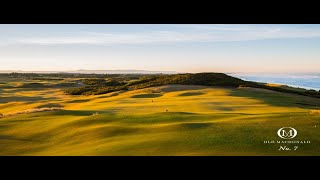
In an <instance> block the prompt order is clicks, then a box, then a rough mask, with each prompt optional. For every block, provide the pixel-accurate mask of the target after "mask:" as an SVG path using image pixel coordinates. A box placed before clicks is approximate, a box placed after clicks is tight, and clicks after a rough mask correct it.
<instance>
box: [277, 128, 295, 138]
mask: <svg viewBox="0 0 320 180" xmlns="http://www.w3.org/2000/svg"><path fill="white" fill-rule="evenodd" d="M277 134H278V136H279V137H281V138H282V139H292V138H294V137H296V136H297V134H298V132H297V130H295V129H294V128H292V127H283V128H280V129H279V130H278V132H277Z"/></svg>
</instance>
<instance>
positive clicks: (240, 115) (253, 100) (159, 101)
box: [0, 78, 320, 155]
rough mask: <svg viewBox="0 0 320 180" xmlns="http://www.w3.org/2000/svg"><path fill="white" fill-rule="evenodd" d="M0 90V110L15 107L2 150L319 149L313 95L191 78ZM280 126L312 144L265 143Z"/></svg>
mask: <svg viewBox="0 0 320 180" xmlns="http://www.w3.org/2000/svg"><path fill="white" fill-rule="evenodd" d="M0 80H1V79H0ZM67 80H68V78H64V81H67ZM2 81H3V80H1V82H2ZM37 81H39V80H37ZM20 82H21V80H17V81H13V80H11V81H9V80H8V82H7V83H6V84H10V85H12V86H15V87H18V86H19V83H20ZM28 83H32V81H31V82H28ZM58 83H59V82H58ZM0 92H1V94H0V113H2V114H4V115H6V114H10V113H11V114H13V115H11V116H5V117H3V118H0V144H1V145H0V155H320V149H319V148H318V147H319V145H320V131H319V127H320V113H319V107H320V102H319V99H318V98H312V97H306V96H301V95H296V94H288V93H282V92H275V91H270V90H263V89H255V88H212V87H207V86H191V85H169V86H161V87H153V88H147V89H139V90H131V91H121V92H120V91H119V92H113V93H108V94H105V95H96V96H94V95H91V96H69V95H66V94H64V92H63V89H60V88H57V87H56V88H46V89H37V88H35V89H28V90H27V91H26V90H24V89H22V88H3V87H2V88H1V89H0ZM55 107H59V108H62V109H61V110H55V111H45V112H32V111H27V110H32V109H36V108H55ZM19 112H20V114H19ZM21 112H27V113H21ZM15 113H16V115H15ZM281 127H294V128H296V129H297V131H298V136H297V137H296V138H295V140H310V141H312V143H311V144H300V145H299V149H298V150H297V151H286V152H284V151H278V148H279V144H264V143H263V142H264V141H267V140H281V139H280V138H279V137H278V136H277V134H276V132H277V130H278V129H279V128H281ZM290 146H292V145H290Z"/></svg>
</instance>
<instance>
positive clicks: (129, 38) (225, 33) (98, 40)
mask: <svg viewBox="0 0 320 180" xmlns="http://www.w3.org/2000/svg"><path fill="white" fill-rule="evenodd" d="M146 30H147V29H146ZM311 37H320V29H319V28H297V27H290V26H285V27H284V26H281V27H277V26H258V25H180V26H179V25H175V28H172V27H170V26H168V30H166V31H150V32H132V33H128V32H126V33H120V32H119V33H114V32H113V33H111V32H106V33H101V32H99V33H98V32H84V33H78V34H77V35H73V36H54V37H52V36H48V37H28V38H19V39H15V40H14V42H15V43H19V44H32V45H68V44H70V45H74V44H89V45H90V44H91V45H116V44H163V43H181V42H230V41H252V40H264V39H284V38H311Z"/></svg>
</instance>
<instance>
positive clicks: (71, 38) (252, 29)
mask: <svg viewBox="0 0 320 180" xmlns="http://www.w3.org/2000/svg"><path fill="white" fill-rule="evenodd" d="M78 69H86V70H151V71H176V72H226V73H230V72H241V73H257V72H262V73H292V72H304V73H305V72H319V71H320V25H310V24H309V25H308V24H300V25H296V24H42V25H41V24H19V25H14V24H13V25H12V24H11V25H9V24H1V25H0V70H25V71H71V70H78Z"/></svg>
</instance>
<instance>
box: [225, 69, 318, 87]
mask: <svg viewBox="0 0 320 180" xmlns="http://www.w3.org/2000/svg"><path fill="white" fill-rule="evenodd" d="M229 75H230V76H234V77H238V78H240V79H243V80H247V81H256V82H264V83H274V84H285V85H288V86H292V87H300V88H305V89H314V90H320V74H240V73H231V74H229Z"/></svg>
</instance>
